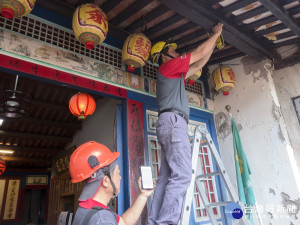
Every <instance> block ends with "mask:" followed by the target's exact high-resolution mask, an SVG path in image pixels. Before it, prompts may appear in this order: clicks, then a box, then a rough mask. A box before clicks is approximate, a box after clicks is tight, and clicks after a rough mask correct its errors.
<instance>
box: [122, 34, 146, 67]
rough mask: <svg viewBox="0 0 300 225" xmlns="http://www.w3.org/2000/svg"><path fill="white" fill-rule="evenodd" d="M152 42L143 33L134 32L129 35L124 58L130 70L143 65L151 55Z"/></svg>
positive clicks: (123, 53) (124, 49) (123, 52)
mask: <svg viewBox="0 0 300 225" xmlns="http://www.w3.org/2000/svg"><path fill="white" fill-rule="evenodd" d="M150 49H151V42H150V40H149V39H148V38H147V37H146V36H145V35H144V34H142V33H134V34H131V35H129V36H128V37H127V39H126V40H125V42H124V45H123V49H122V59H123V61H124V63H125V64H126V65H128V67H127V70H128V71H129V72H134V70H135V68H140V67H143V66H144V65H145V64H146V62H147V60H148V58H149V55H150Z"/></svg>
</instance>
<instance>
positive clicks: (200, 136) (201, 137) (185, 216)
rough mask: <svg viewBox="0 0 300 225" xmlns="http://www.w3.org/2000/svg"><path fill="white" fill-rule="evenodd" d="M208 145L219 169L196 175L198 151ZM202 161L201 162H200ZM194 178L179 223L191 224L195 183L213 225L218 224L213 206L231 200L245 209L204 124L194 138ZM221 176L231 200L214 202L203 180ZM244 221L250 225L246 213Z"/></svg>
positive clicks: (199, 127) (197, 129)
mask: <svg viewBox="0 0 300 225" xmlns="http://www.w3.org/2000/svg"><path fill="white" fill-rule="evenodd" d="M204 145H205V146H208V153H211V154H212V156H213V158H214V160H215V163H216V165H217V168H218V170H217V171H213V172H211V173H206V174H201V175H198V176H197V177H196V169H197V163H198V158H199V157H198V153H199V149H200V147H202V146H204ZM199 163H200V162H199ZM192 171H193V172H192V180H191V183H190V186H189V187H188V189H187V192H186V195H185V200H184V202H183V206H182V212H181V218H180V222H179V225H188V224H189V219H190V215H191V204H192V198H193V195H194V185H196V186H197V188H198V191H199V195H200V198H201V200H202V203H203V205H204V207H205V209H206V212H207V215H208V217H209V219H210V222H211V224H212V225H218V222H217V219H216V217H215V215H214V212H213V208H214V207H219V206H226V205H227V204H228V203H230V202H236V203H238V204H239V205H240V206H241V207H242V209H243V211H244V212H245V210H244V205H243V204H242V203H241V202H240V201H239V199H238V196H237V194H236V193H235V191H234V188H233V186H232V184H231V182H230V179H229V176H228V175H227V172H226V170H225V167H224V165H223V163H222V160H221V158H220V155H219V153H218V151H217V149H216V147H215V144H214V142H213V140H212V138H211V136H210V134H209V132H208V131H207V129H206V127H204V126H203V125H199V126H197V127H196V129H195V135H194V140H193V145H192ZM218 175H219V176H220V177H221V178H222V179H223V182H224V184H225V187H226V189H227V192H228V195H229V196H228V197H229V198H230V200H229V201H227V202H214V203H209V202H208V199H207V195H206V192H205V189H204V187H203V185H202V184H201V182H203V181H204V180H202V179H203V178H205V177H213V176H218ZM240 220H242V221H243V223H244V225H250V222H249V220H248V219H247V216H246V215H243V217H242V218H241V219H240Z"/></svg>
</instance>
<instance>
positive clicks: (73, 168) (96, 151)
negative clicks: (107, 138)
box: [69, 141, 120, 183]
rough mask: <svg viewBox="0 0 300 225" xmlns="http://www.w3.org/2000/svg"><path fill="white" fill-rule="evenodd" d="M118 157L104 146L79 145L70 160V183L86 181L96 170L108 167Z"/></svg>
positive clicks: (91, 143)
mask: <svg viewBox="0 0 300 225" xmlns="http://www.w3.org/2000/svg"><path fill="white" fill-rule="evenodd" d="M119 155H120V153H119V152H111V151H110V150H109V149H108V148H107V147H106V146H105V145H102V144H100V143H97V142H95V141H89V142H87V143H84V144H82V145H80V146H79V147H78V148H77V149H76V150H75V151H74V152H73V154H72V155H71V158H70V165H69V171H70V174H71V178H72V183H77V182H80V181H83V180H86V179H88V178H89V177H91V176H92V174H93V173H95V172H96V171H97V170H98V169H101V168H103V167H105V166H108V165H110V164H111V163H112V162H113V161H115V160H116V159H117V158H118V156H119Z"/></svg>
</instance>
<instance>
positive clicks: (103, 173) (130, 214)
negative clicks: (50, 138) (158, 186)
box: [69, 141, 153, 225]
mask: <svg viewBox="0 0 300 225" xmlns="http://www.w3.org/2000/svg"><path fill="white" fill-rule="evenodd" d="M119 155H120V153H119V152H111V151H110V150H109V149H108V148H107V147H106V146H104V145H102V144H100V143H97V142H94V141H90V142H87V143H85V144H82V145H81V146H79V147H78V148H77V149H76V150H75V151H74V152H73V154H72V155H71V159H70V166H69V170H70V174H71V178H72V183H77V182H81V181H84V182H85V184H84V188H83V190H82V192H81V195H80V197H79V199H78V200H79V207H78V209H77V211H76V215H75V218H74V221H73V225H108V224H110V225H117V224H119V225H134V224H135V223H136V222H137V221H138V219H139V217H140V215H141V213H142V211H143V209H144V207H145V204H146V202H147V199H148V197H149V196H150V195H151V194H152V192H153V189H152V190H144V189H141V179H139V187H140V191H141V192H140V194H139V195H138V197H137V198H136V200H135V202H134V203H133V205H132V206H131V207H130V208H129V209H128V210H127V211H126V212H125V213H124V214H123V215H122V216H119V215H117V214H116V213H114V212H112V211H110V210H109V208H108V207H107V205H108V204H109V202H110V200H111V199H112V198H113V197H115V196H116V195H117V194H118V193H119V192H120V181H121V176H120V169H119V166H118V163H117V158H118V157H119Z"/></svg>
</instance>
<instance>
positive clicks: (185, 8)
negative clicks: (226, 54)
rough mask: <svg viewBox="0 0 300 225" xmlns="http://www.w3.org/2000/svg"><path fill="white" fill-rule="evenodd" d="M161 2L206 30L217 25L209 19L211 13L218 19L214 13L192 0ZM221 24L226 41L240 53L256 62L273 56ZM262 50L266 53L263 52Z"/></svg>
mask: <svg viewBox="0 0 300 225" xmlns="http://www.w3.org/2000/svg"><path fill="white" fill-rule="evenodd" d="M159 1H160V2H161V3H163V4H165V5H166V6H167V7H169V8H171V9H173V10H175V11H176V12H178V13H180V14H181V15H184V16H186V17H187V18H188V19H190V20H191V21H192V22H194V23H196V24H198V25H200V26H201V27H203V28H204V29H206V30H210V29H211V28H212V27H213V25H215V24H216V21H213V20H211V19H209V18H208V17H207V13H209V14H210V16H211V17H213V18H216V15H215V14H214V12H212V11H211V10H208V9H207V8H205V7H202V6H201V5H199V4H197V3H196V2H194V1H191V0H187V1H184V2H182V1H180V0H159ZM204 15H206V16H204ZM216 19H217V18H216ZM219 19H220V18H219ZM220 22H223V23H224V29H223V36H224V39H225V40H226V41H227V42H228V43H230V44H231V45H233V46H235V47H236V48H237V49H239V50H240V51H242V52H244V53H246V54H247V55H249V56H251V57H252V58H254V59H256V60H262V59H264V58H265V57H271V56H272V54H271V53H270V52H269V50H266V49H264V48H263V47H262V46H260V45H259V44H257V43H255V45H256V46H257V47H258V48H256V47H254V46H252V45H250V44H251V43H252V44H253V42H254V41H253V40H251V39H250V37H247V35H246V34H242V33H241V32H240V31H238V30H237V29H236V28H234V27H233V26H232V25H230V24H228V23H227V22H226V21H225V22H224V21H223V20H221V19H220ZM243 37H245V38H243ZM262 49H263V52H264V53H263V52H262Z"/></svg>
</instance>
